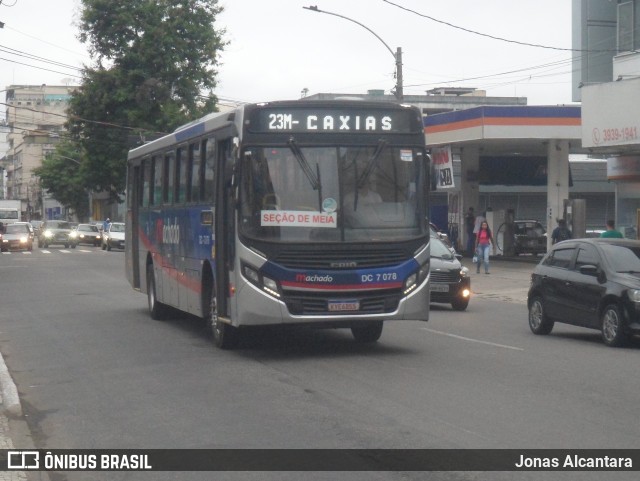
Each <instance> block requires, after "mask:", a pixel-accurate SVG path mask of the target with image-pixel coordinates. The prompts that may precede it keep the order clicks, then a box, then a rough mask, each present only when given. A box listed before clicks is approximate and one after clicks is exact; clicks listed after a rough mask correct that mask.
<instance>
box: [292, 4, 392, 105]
mask: <svg viewBox="0 0 640 481" xmlns="http://www.w3.org/2000/svg"><path fill="white" fill-rule="evenodd" d="M302 8H304V9H305V10H311V11H312V12H318V13H326V14H327V15H333V16H334V17H340V18H344V19H345V20H349V21H350V22H353V23H355V24H357V25H360V26H361V27H362V28H364V29H366V30H368V31H369V32H370V33H372V34H373V35H374V36H375V37H376V38H377V39H378V40H380V41H381V42H382V44H383V45H384V46H385V47H386V48H387V50H388V51H389V52H390V53H391V55H393V58H394V60H395V61H396V89H395V92H394V94H395V96H396V99H398V101H399V102H401V101H402V100H403V98H404V92H403V88H402V49H401V48H400V47H398V49H397V50H396V52H395V53H394V52H393V50H391V47H389V45H387V43H386V42H385V41H384V40H382V38H380V36H379V35H378V34H377V33H376V32H374V31H373V30H371V29H370V28H369V27H367V26H366V25H363V24H361V23H360V22H358V21H357V20H354V19H353V18H349V17H345V16H344V15H340V14H338V13H333V12H327V11H326V10H320V9H319V8H318V7H317V6H316V5H312V6H309V7H302Z"/></svg>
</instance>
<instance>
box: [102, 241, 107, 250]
mask: <svg viewBox="0 0 640 481" xmlns="http://www.w3.org/2000/svg"><path fill="white" fill-rule="evenodd" d="M106 248H107V246H106V245H104V242H103V243H102V250H105V249H106Z"/></svg>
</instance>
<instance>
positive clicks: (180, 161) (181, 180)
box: [176, 147, 188, 204]
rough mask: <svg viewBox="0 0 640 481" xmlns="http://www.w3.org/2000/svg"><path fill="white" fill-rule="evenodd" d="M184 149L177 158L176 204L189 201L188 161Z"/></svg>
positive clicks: (179, 150) (180, 150)
mask: <svg viewBox="0 0 640 481" xmlns="http://www.w3.org/2000/svg"><path fill="white" fill-rule="evenodd" d="M184 150H185V149H184V147H180V148H179V149H178V152H177V156H176V203H177V204H182V203H184V202H185V201H186V200H187V161H188V159H187V158H186V156H185V151H184Z"/></svg>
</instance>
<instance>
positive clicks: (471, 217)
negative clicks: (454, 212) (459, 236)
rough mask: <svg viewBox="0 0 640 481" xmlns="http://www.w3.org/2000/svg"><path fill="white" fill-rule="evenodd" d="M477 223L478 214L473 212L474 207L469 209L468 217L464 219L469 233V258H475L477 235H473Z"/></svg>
mask: <svg viewBox="0 0 640 481" xmlns="http://www.w3.org/2000/svg"><path fill="white" fill-rule="evenodd" d="M475 222H476V214H475V213H474V212H473V207H469V210H468V211H467V215H465V217H464V225H465V229H466V231H467V254H468V255H469V257H472V256H473V252H474V246H475V245H476V235H475V234H474V233H473V228H474V226H475Z"/></svg>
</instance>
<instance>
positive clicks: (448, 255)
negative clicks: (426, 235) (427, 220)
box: [431, 237, 454, 260]
mask: <svg viewBox="0 0 640 481" xmlns="http://www.w3.org/2000/svg"><path fill="white" fill-rule="evenodd" d="M431 257H438V258H440V259H449V260H450V259H453V257H454V256H453V253H452V252H451V251H450V250H449V248H448V247H447V246H446V245H444V243H443V242H442V241H441V240H440V239H438V238H435V237H432V238H431Z"/></svg>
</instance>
